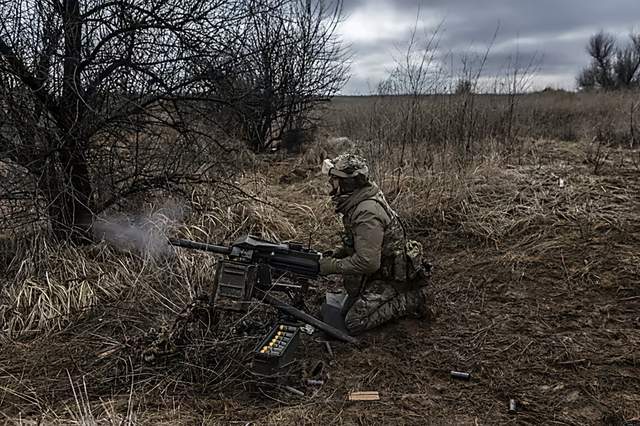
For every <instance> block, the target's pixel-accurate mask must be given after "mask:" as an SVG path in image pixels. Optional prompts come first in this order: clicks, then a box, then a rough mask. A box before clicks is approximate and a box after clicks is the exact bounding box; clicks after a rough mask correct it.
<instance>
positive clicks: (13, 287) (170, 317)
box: [0, 139, 640, 424]
mask: <svg viewBox="0 0 640 426" xmlns="http://www.w3.org/2000/svg"><path fill="white" fill-rule="evenodd" d="M381 142H382V143H381ZM356 145H357V146H356V148H357V149H358V150H360V152H361V153H362V154H363V155H365V156H367V157H369V159H370V160H371V161H372V166H373V169H374V173H375V176H376V180H377V181H378V182H379V184H380V185H381V186H382V187H383V188H384V189H385V192H386V193H387V194H388V197H389V199H390V201H391V202H392V204H393V205H394V207H395V208H396V209H397V210H398V211H400V212H401V213H402V215H403V217H405V218H406V219H407V222H408V224H409V228H410V232H411V233H412V235H414V236H416V237H418V238H419V239H420V240H421V241H423V243H424V244H425V247H427V250H428V253H427V255H428V257H429V260H431V261H432V262H433V263H434V264H435V265H436V269H435V274H434V278H433V287H432V288H433V296H434V299H435V307H436V309H437V311H438V317H437V319H436V321H434V322H433V323H431V324H423V323H419V322H415V321H404V322H400V323H394V324H391V325H389V326H387V327H383V328H382V329H380V330H378V331H376V332H372V333H370V334H369V335H368V336H367V337H366V338H365V341H366V343H367V344H368V347H367V349H366V350H364V351H358V350H356V349H354V348H351V347H348V346H344V345H338V344H336V345H334V351H335V352H336V358H335V359H333V360H329V359H328V356H327V355H326V353H325V352H324V349H323V347H322V346H321V345H320V344H319V343H318V342H315V341H314V340H312V339H306V341H305V351H304V355H303V356H302V358H303V359H305V360H307V361H312V360H317V359H324V360H325V361H327V362H331V365H330V366H329V367H328V370H329V372H330V377H329V378H327V380H328V381H327V384H326V385H325V386H324V387H321V388H319V389H315V390H313V389H310V388H307V389H305V390H306V391H307V392H308V393H307V396H305V397H303V398H298V397H293V396H291V395H289V394H287V393H286V392H284V391H282V389H275V390H272V391H271V392H269V393H268V394H266V395H264V394H259V393H258V394H255V393H251V391H254V390H255V387H254V385H256V384H257V383H256V378H255V377H253V376H252V375H251V374H250V373H249V372H248V371H247V362H246V361H247V358H246V357H247V354H248V353H249V351H250V349H251V348H252V346H253V345H254V344H255V343H256V338H257V337H256V336H257V335H259V334H260V333H261V331H262V328H264V327H266V326H268V324H269V323H270V321H272V320H273V312H272V311H270V310H268V309H265V308H264V307H262V306H260V305H259V304H256V306H255V307H254V309H253V310H252V312H251V313H250V315H247V316H229V317H210V316H209V315H210V312H209V311H207V310H206V309H201V307H200V306H199V305H197V304H196V305H192V306H191V307H190V308H189V309H187V310H186V311H183V308H184V307H185V306H188V304H189V301H190V300H191V298H192V296H193V295H195V294H196V293H201V292H202V291H203V289H206V288H208V286H209V285H210V283H211V278H212V277H211V271H212V268H213V265H214V263H215V258H214V257H213V256H209V255H207V254H204V253H196V252H188V251H186V250H182V249H179V250H178V251H177V252H173V253H170V254H169V255H166V256H162V257H155V258H154V257H149V256H141V255H140V254H138V253H135V252H129V251H122V250H117V249H115V248H113V247H110V246H108V245H106V244H104V243H103V244H100V245H96V246H94V247H83V248H78V247H72V246H67V245H62V246H51V245H50V243H49V242H48V241H47V240H46V239H45V238H42V237H39V236H36V237H35V239H34V240H33V241H31V242H30V243H28V244H20V245H18V246H15V245H14V246H11V247H13V248H12V250H14V252H15V253H16V254H17V255H16V256H15V257H14V260H13V262H12V263H11V264H10V265H8V267H7V273H6V274H5V278H4V281H3V285H2V303H1V305H2V318H3V324H2V328H3V333H2V334H1V336H2V340H1V341H0V343H1V344H2V348H3V351H2V354H1V355H0V407H2V408H0V415H3V416H4V418H5V419H6V420H7V421H9V422H20V421H24V420H26V421H27V422H29V421H31V422H34V421H37V420H40V421H42V422H44V423H54V424H73V423H77V424H87V423H89V424H114V423H118V424H130V423H149V424H176V423H189V424H192V423H206V424H228V423H229V422H243V423H242V424H246V423H247V422H250V421H254V422H258V423H260V424H290V423H296V424H297V423H302V422H306V423H314V424H315V423H327V424H334V423H346V424H354V423H358V424H376V423H377V424H380V423H392V422H397V423H406V424H424V422H425V418H426V419H428V420H429V421H431V422H433V423H435V424H451V423H456V424H474V423H506V422H509V421H517V422H520V423H525V424H535V423H539V422H546V423H548V424H551V423H559V424H585V423H596V422H603V421H604V422H610V423H611V424H616V422H618V423H620V422H621V421H622V420H623V419H626V420H629V419H631V418H633V417H637V416H640V411H638V407H640V400H638V395H639V394H640V385H639V383H640V382H639V380H640V378H638V376H637V366H638V363H639V362H640V360H639V359H638V357H637V354H638V348H639V345H640V334H638V331H637V330H638V328H639V327H640V323H639V322H638V321H639V319H638V315H637V312H638V310H639V309H640V293H639V291H640V278H639V277H640V269H639V266H638V265H640V258H639V255H638V253H640V227H639V225H638V220H637V219H638V211H640V195H639V194H640V176H639V169H638V167H637V166H636V165H635V164H636V163H635V162H634V158H635V157H636V156H638V155H639V153H638V152H637V151H631V150H625V149H614V148H610V147H607V148H606V149H607V152H608V153H609V155H608V156H607V157H606V158H605V159H603V160H602V164H601V167H600V168H599V170H598V173H597V174H596V173H594V170H593V165H592V164H590V163H589V161H588V156H589V154H588V150H589V149H590V148H589V145H588V143H586V142H576V143H562V144H560V143H558V142H553V141H536V140H528V141H525V142H523V143H522V145H519V147H518V152H519V155H517V156H516V155H514V151H513V150H506V151H504V150H502V149H500V147H499V144H495V145H491V144H488V143H487V144H485V145H481V146H479V147H478V148H477V150H476V151H475V152H474V156H473V158H470V159H467V160H466V161H463V162H461V161H458V160H459V157H458V153H459V152H458V151H457V147H456V146H450V147H449V148H447V149H442V148H439V149H438V150H435V151H428V150H425V147H424V145H412V146H407V147H405V148H406V151H405V153H404V155H401V154H400V153H399V152H398V147H397V146H393V145H387V144H385V143H384V141H380V140H368V141H357V142H356ZM352 147H353V145H352V142H349V141H346V140H344V139H332V140H329V139H327V140H323V141H322V143H319V144H318V145H316V146H314V147H313V148H312V149H310V150H308V151H307V152H305V154H304V155H302V156H299V157H295V158H288V159H282V160H281V161H279V162H270V163H266V162H263V160H262V159H261V158H250V159H249V163H250V166H249V167H248V168H247V169H246V172H245V173H244V175H243V176H241V177H239V178H238V180H237V182H234V183H233V186H234V187H236V188H238V189H241V190H242V192H239V191H235V192H230V191H229V190H228V188H227V190H225V191H224V192H222V191H221V190H220V189H219V188H218V189H216V190H214V189H212V188H210V187H207V186H198V187H194V188H193V191H192V193H191V198H190V199H189V200H185V201H184V202H185V205H188V206H189V209H188V211H187V215H186V217H185V220H184V222H183V223H172V224H170V226H167V227H160V228H159V229H162V230H163V232H165V231H166V232H168V233H170V234H172V235H180V236H183V237H186V238H192V239H195V240H199V241H207V242H214V243H219V242H223V241H226V242H229V241H231V240H233V239H235V238H236V237H237V236H239V235H241V234H243V233H247V232H251V233H255V234H258V235H262V236H263V237H265V238H271V239H279V240H288V239H295V240H299V241H302V242H304V243H307V242H310V243H311V244H312V245H313V246H316V247H320V248H329V247H331V246H332V245H333V244H335V243H336V242H337V232H338V231H339V228H340V223H339V221H338V219H337V218H336V216H335V215H334V213H333V209H332V206H331V203H330V202H329V200H328V197H327V196H326V190H327V187H326V183H325V181H324V178H323V177H322V176H320V175H319V174H318V169H317V165H318V164H319V162H320V160H321V159H322V158H324V157H327V156H329V157H330V156H334V155H336V154H337V153H339V152H340V151H343V150H344V149H351V148H352ZM639 158H640V157H639ZM380 159H384V161H382V160H380ZM149 211H154V207H153V206H150V207H149ZM16 244H17V243H16ZM320 284H321V285H334V284H332V283H330V282H326V281H321V282H320ZM313 302H314V301H313V300H312V303H311V304H313ZM176 317H178V318H182V319H183V320H181V321H179V322H178V323H177V325H176V324H174V321H175V319H176ZM189 321H191V322H189ZM176 342H177V343H176ZM43 348H47V350H43ZM150 355H153V360H152V361H151V362H144V359H145V357H149V356H150ZM301 355H302V354H301ZM449 369H461V370H467V371H471V372H472V374H473V377H474V380H472V381H471V382H469V383H460V382H451V381H450V380H449V379H448V377H447V374H446V372H447V371H448V370H449ZM350 390H377V391H379V392H380V394H381V396H382V400H381V401H380V402H378V403H375V404H367V405H366V406H365V405H363V404H358V403H347V402H346V401H344V396H345V395H346V394H347V393H348V392H349V391H350ZM509 398H516V399H517V400H518V403H519V406H520V407H521V410H520V412H519V413H518V415H517V417H515V418H513V417H511V418H510V417H509V414H508V413H507V411H506V404H507V402H508V399H509Z"/></svg>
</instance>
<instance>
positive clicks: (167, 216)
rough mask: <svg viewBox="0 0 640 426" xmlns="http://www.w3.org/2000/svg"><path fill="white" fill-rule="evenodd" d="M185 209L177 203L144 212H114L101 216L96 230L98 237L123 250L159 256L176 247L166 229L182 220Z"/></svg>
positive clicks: (164, 255) (152, 257)
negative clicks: (168, 242)
mask: <svg viewBox="0 0 640 426" xmlns="http://www.w3.org/2000/svg"><path fill="white" fill-rule="evenodd" d="M183 218H184V209H183V208H182V207H180V206H177V205H165V206H163V207H162V208H160V209H158V210H155V211H152V212H149V213H148V214H141V215H125V214H113V215H109V216H105V217H99V218H98V219H97V220H96V221H95V223H94V225H93V232H94V236H95V237H96V239H97V240H104V241H106V242H108V243H109V244H111V245H113V246H114V247H117V248H118V249H121V250H129V251H134V252H137V253H139V254H140V255H141V256H143V257H145V258H151V259H160V258H162V257H166V256H170V255H172V254H173V250H172V248H171V246H169V244H167V231H168V230H169V229H170V228H172V227H174V226H176V225H177V224H179V223H181V222H182V220H183Z"/></svg>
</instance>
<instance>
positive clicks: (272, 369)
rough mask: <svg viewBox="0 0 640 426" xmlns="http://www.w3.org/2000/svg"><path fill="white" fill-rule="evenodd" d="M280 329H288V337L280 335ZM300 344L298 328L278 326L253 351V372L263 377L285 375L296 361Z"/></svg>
mask: <svg viewBox="0 0 640 426" xmlns="http://www.w3.org/2000/svg"><path fill="white" fill-rule="evenodd" d="M280 327H287V328H286V334H288V335H284V334H281V335H278V332H279V331H281V328H280ZM299 344H300V332H299V331H298V328H297V327H294V326H289V325H276V326H275V327H274V328H273V329H272V330H271V331H270V332H269V333H268V334H267V335H266V336H265V337H264V339H262V340H261V341H260V343H259V344H258V345H257V346H256V349H255V350H254V351H253V372H254V373H256V374H259V375H262V376H275V375H280V374H283V373H285V372H286V370H287V368H288V367H290V366H291V365H292V364H293V361H294V360H295V359H294V356H295V351H296V349H297V347H298V345H299Z"/></svg>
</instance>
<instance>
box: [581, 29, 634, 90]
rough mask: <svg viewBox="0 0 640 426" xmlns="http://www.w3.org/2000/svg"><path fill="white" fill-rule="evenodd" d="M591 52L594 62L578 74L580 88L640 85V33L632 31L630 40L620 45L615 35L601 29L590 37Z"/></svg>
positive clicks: (617, 87)
mask: <svg viewBox="0 0 640 426" xmlns="http://www.w3.org/2000/svg"><path fill="white" fill-rule="evenodd" d="M587 53H588V54H589V56H590V57H591V63H590V64H589V65H588V66H587V67H586V68H584V69H583V70H582V71H581V72H580V74H579V75H578V78H577V83H578V87H579V88H580V89H583V90H594V89H602V90H617V89H631V88H637V87H640V34H636V33H631V34H629V40H628V41H627V42H626V43H625V44H624V45H620V44H619V43H618V41H617V40H616V38H615V37H614V36H613V35H611V34H609V33H606V32H604V31H600V32H598V33H597V34H594V35H593V36H591V38H590V39H589V43H588V44H587Z"/></svg>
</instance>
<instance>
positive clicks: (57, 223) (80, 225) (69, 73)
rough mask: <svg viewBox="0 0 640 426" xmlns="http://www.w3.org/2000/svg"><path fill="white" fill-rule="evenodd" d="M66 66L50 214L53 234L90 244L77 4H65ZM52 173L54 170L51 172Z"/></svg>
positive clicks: (66, 0)
mask: <svg viewBox="0 0 640 426" xmlns="http://www.w3.org/2000/svg"><path fill="white" fill-rule="evenodd" d="M62 5H63V21H64V62H63V64H64V65H63V87H62V96H61V98H60V106H61V109H62V111H64V112H65V115H64V116H63V120H62V122H59V123H58V128H59V130H60V136H61V141H60V142H61V146H60V149H59V151H58V152H59V155H58V157H57V160H58V161H59V164H58V165H57V167H56V166H51V167H50V169H55V171H56V173H53V174H50V175H49V176H48V179H49V180H50V181H49V183H48V188H47V192H48V197H49V207H48V214H49V218H50V220H51V226H52V230H53V232H54V234H55V235H56V237H57V238H60V239H69V238H70V239H72V240H73V241H74V242H86V241H89V240H90V237H91V235H90V230H91V225H92V221H93V214H92V211H91V206H90V201H91V192H92V187H91V179H90V175H89V166H88V164H87V158H86V152H85V149H86V145H87V144H86V143H85V141H84V137H83V130H84V129H82V128H81V127H79V123H82V121H83V120H82V118H83V116H84V114H85V113H86V107H85V103H84V102H83V101H82V97H83V96H84V90H83V86H82V80H81V78H80V72H79V70H78V66H79V64H80V59H81V55H82V18H81V16H80V4H79V1H78V0H63V3H62ZM52 171H53V170H52Z"/></svg>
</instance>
